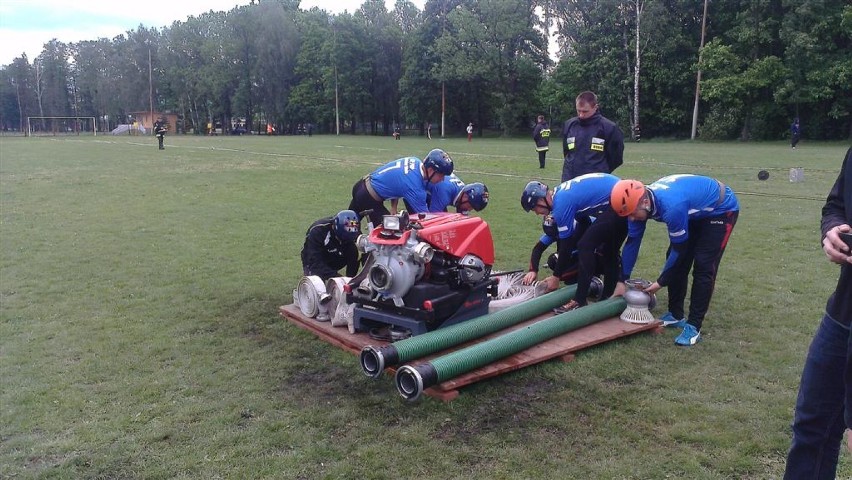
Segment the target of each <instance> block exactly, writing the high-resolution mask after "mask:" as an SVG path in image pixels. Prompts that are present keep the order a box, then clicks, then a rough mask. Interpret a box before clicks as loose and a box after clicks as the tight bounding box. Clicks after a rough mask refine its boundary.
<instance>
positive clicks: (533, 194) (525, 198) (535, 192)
mask: <svg viewBox="0 0 852 480" xmlns="http://www.w3.org/2000/svg"><path fill="white" fill-rule="evenodd" d="M545 197H547V185H545V184H543V183H541V182H538V181H535V180H533V181H531V182H530V183H528V184H527V186H526V187H524V193H522V194H521V207H522V208H523V209H524V211H525V212H529V211H530V210H532V209H533V208H535V205H536V204H537V203H538V201H539V200H541V199H542V198H545Z"/></svg>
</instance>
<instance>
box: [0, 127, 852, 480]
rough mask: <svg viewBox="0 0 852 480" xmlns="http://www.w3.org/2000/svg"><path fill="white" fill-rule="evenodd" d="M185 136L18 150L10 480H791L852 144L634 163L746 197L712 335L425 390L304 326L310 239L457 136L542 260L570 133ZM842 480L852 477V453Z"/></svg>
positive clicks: (6, 355)
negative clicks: (386, 166)
mask: <svg viewBox="0 0 852 480" xmlns="http://www.w3.org/2000/svg"><path fill="white" fill-rule="evenodd" d="M166 144H167V149H166V150H165V151H162V152H160V151H158V150H157V148H156V141H155V140H154V139H152V138H139V137H111V136H99V137H96V138H89V137H73V138H0V208H1V209H2V216H1V217H0V254H2V257H0V262H2V263H0V268H2V270H0V302H2V303H0V307H1V308H0V382H2V383H0V477H4V478H9V477H11V478H299V479H315V478H341V479H351V478H369V479H400V478H424V479H427V478H435V479H446V478H482V479H515V478H529V479H538V478H560V479H571V478H576V479H588V478H601V479H651V478H690V479H704V478H706V479H716V478H732V479H766V478H780V477H781V475H782V472H783V466H784V458H785V455H786V450H787V448H788V446H789V442H790V429H789V424H790V422H791V420H792V411H793V406H794V403H795V395H796V390H797V386H798V380H799V375H800V373H801V368H802V363H803V360H804V355H805V351H806V348H807V346H808V344H809V342H810V338H811V336H812V334H813V332H814V330H815V328H816V326H817V324H818V322H819V320H820V318H821V316H822V311H823V307H824V303H825V299H826V297H827V296H828V295H829V293H830V292H831V291H832V289H833V288H834V284H835V282H836V279H837V275H838V271H837V268H836V266H835V265H833V264H831V263H829V262H828V261H827V260H826V259H825V256H824V255H823V253H822V251H821V249H820V244H819V216H820V209H821V207H822V203H823V201H824V199H825V196H826V194H827V193H828V191H829V189H830V187H831V185H832V183H833V181H834V179H835V178H836V176H837V172H838V170H839V167H840V163H841V160H842V158H843V154H844V153H845V150H846V148H847V145H845V144H805V145H802V147H801V148H800V149H799V150H797V151H791V150H790V149H789V147H788V146H787V145H786V144H783V143H765V144H745V143H718V144H717V143H689V142H647V143H645V142H643V143H641V144H629V145H628V146H627V150H626V154H625V165H624V166H623V167H621V168H620V169H619V170H618V172H617V173H618V174H620V175H621V176H623V177H637V178H639V179H641V180H644V181H651V180H655V179H656V178H659V177H661V176H664V175H667V174H670V173H700V174H707V175H711V176H715V177H718V178H720V179H721V180H723V181H724V182H726V183H728V184H730V185H731V186H732V187H733V188H734V189H735V190H736V191H738V192H740V200H741V203H742V213H741V215H740V218H739V222H738V224H737V227H736V229H735V231H734V234H733V237H732V240H731V243H730V245H729V247H728V251H727V253H726V255H725V258H724V259H723V261H722V266H721V268H720V273H719V277H718V282H717V288H716V292H715V296H714V299H713V304H712V306H711V309H710V312H709V315H708V316H707V319H706V322H705V324H704V329H703V330H704V336H705V340H704V341H703V342H702V343H701V344H699V345H698V346H696V347H694V348H690V349H682V348H676V347H675V346H674V345H673V344H672V340H673V338H674V335H675V333H676V332H675V331H671V330H667V331H666V332H665V333H664V334H662V335H638V336H636V337H632V338H627V339H622V340H619V341H614V342H610V343H608V344H605V345H602V346H598V347H595V348H592V349H589V350H586V351H583V352H581V353H580V354H579V355H578V356H577V358H576V360H575V361H574V362H571V363H562V362H557V361H552V362H546V363H544V364H540V365H536V366H533V367H530V368H527V369H524V370H522V371H519V372H515V373H511V374H507V375H504V376H502V377H499V378H495V379H491V380H487V381H484V382H481V383H478V384H475V385H472V386H470V387H467V388H465V389H464V390H463V391H462V394H461V395H460V396H459V397H458V398H457V399H456V400H454V401H452V402H449V403H443V402H440V401H436V400H434V399H431V398H425V399H424V400H423V401H420V402H417V403H414V404H410V403H406V402H404V401H402V400H401V399H400V398H399V397H398V394H397V393H396V389H395V387H394V386H393V382H392V381H391V379H390V378H388V377H384V378H382V379H380V380H379V381H373V380H370V379H368V378H367V377H365V376H364V375H363V374H362V373H361V371H360V368H359V366H358V362H357V359H356V358H355V357H354V356H352V355H351V354H349V353H346V352H344V351H342V350H339V349H337V348H335V347H333V346H331V345H329V344H326V343H324V342H322V341H320V340H318V339H317V338H315V337H314V336H312V335H311V334H309V333H307V332H305V331H303V330H301V329H299V328H297V327H295V326H293V325H291V324H290V323H289V322H287V321H285V320H283V319H282V318H281V317H279V315H278V306H279V305H284V304H287V303H290V302H291V301H292V298H291V293H292V290H293V288H294V287H295V286H296V284H297V283H298V280H299V278H300V277H301V265H300V261H299V251H300V249H301V243H302V239H303V235H304V231H305V229H306V228H307V226H308V225H309V224H310V223H311V222H312V221H313V220H315V219H316V218H319V217H320V216H324V215H329V214H332V213H334V212H337V211H338V210H340V209H342V208H345V207H346V206H347V205H348V201H349V196H350V191H351V188H352V184H353V183H354V182H355V181H356V180H357V179H358V178H360V176H362V175H364V174H365V173H367V172H369V171H371V170H372V169H373V168H374V167H375V166H377V165H379V164H383V163H385V162H388V161H390V160H393V159H395V158H398V157H400V156H405V155H418V156H423V155H425V154H426V152H427V151H428V150H429V149H430V148H434V147H441V148H444V149H446V150H447V151H448V152H450V154H451V155H452V156H453V158H454V159H455V162H456V165H457V167H456V168H457V171H458V173H459V175H460V176H461V177H462V178H463V179H465V180H466V181H468V182H471V181H483V182H485V183H486V184H487V185H488V187H489V190H490V191H491V199H492V200H491V203H490V206H489V207H488V209H487V210H485V211H483V212H482V216H483V217H484V218H485V219H486V220H487V221H488V222H489V224H490V225H491V229H492V233H493V234H494V241H495V248H496V251H497V260H496V267H497V268H500V269H506V270H507V269H514V268H522V267H523V266H524V265H526V262H527V259H528V256H529V251H530V249H531V248H532V245H533V243H534V242H535V240H536V238H537V237H538V235H539V234H540V231H541V230H540V220H539V219H538V218H537V217H535V216H534V215H531V214H525V213H523V211H522V210H521V209H520V208H519V204H518V199H519V196H520V192H521V189H522V188H523V186H524V185H525V184H526V182H527V181H528V180H530V179H541V180H543V181H545V182H546V183H549V184H551V185H552V184H554V183H556V182H558V179H559V176H560V171H561V162H560V161H559V160H558V156H559V155H558V153H557V152H558V150H559V147H558V144H557V145H556V148H554V149H553V150H552V151H551V153H550V155H549V158H548V167H547V169H546V170H544V171H542V170H539V169H538V162H537V158H536V154H535V152H534V150H533V148H532V147H533V145H532V142H531V141H530V140H529V139H523V140H521V139H513V140H502V139H474V141H473V142H471V143H468V142H467V141H465V140H464V139H448V140H433V141H431V142H428V141H426V140H423V139H419V138H414V137H404V138H403V139H402V140H401V141H393V140H391V139H390V138H377V137H349V136H343V137H334V136H313V137H311V138H306V137H273V138H266V137H234V138H223V137H213V138H211V137H179V136H169V137H167V139H166ZM791 167H803V168H804V169H805V179H806V180H805V182H802V183H790V182H789V181H788V171H789V169H790V168H791ZM760 169H766V170H768V171H769V172H770V178H769V180H767V181H765V182H761V181H758V180H757V171H758V170H760ZM665 242H666V239H665V229H664V227H663V226H662V225H659V224H654V225H651V226H650V227H649V232H648V238H646V241H645V243H644V246H643V249H642V253H641V255H640V260H639V264H638V265H637V268H636V271H635V274H636V275H637V276H642V277H645V278H653V277H654V276H656V274H657V273H658V270H659V268H660V266H661V265H662V260H663V255H664V253H665V247H666V243H665ZM660 300H661V302H663V305H664V301H665V290H664V291H663V293H662V295H661V297H660ZM657 313H660V312H657ZM838 475H839V476H838V478H849V477H852V461H850V456H849V455H848V454H846V453H844V454H843V456H842V463H841V467H840V471H839V474H838Z"/></svg>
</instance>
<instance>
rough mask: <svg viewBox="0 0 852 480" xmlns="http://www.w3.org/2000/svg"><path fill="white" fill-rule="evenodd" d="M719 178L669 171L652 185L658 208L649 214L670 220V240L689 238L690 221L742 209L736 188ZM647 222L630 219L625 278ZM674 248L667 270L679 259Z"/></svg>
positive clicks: (682, 240) (625, 255)
mask: <svg viewBox="0 0 852 480" xmlns="http://www.w3.org/2000/svg"><path fill="white" fill-rule="evenodd" d="M722 188H723V184H722V183H721V182H719V181H718V180H716V179H714V178H710V177H704V176H701V175H669V176H668V177H663V178H661V179H659V180H657V181H656V182H654V183H652V184H651V185H648V190H650V191H651V194H652V195H653V200H654V212H653V214H652V215H651V216H650V217H649V218H651V219H654V220H656V221H658V222H663V223H665V224H666V228H667V229H668V231H669V241H670V242H671V243H673V244H679V243H683V242H685V241H687V240H688V239H689V221H690V220H698V219H701V218H708V217H717V216H719V215H724V214H725V213H727V212H737V211H739V210H740V203H739V201H738V200H737V196H736V195H734V191H733V190H731V187H728V186H727V185H725V186H724V191H722ZM645 224H646V222H633V221H628V222H627V242H626V243H625V244H624V250H623V252H622V256H621V257H622V263H623V270H624V275H625V278H627V277H629V276H630V273H631V272H632V271H633V267H634V266H635V265H636V258H637V257H638V256H639V246H640V245H641V243H642V237H643V236H644V235H645ZM677 257H678V255H677V253H676V252H675V251H674V250H673V251H672V253H671V254H670V255H669V256H668V257H667V258H666V264H665V266H664V267H663V271H666V270H667V269H669V268H671V267H672V266H673V265H674V264H675V262H676V261H677Z"/></svg>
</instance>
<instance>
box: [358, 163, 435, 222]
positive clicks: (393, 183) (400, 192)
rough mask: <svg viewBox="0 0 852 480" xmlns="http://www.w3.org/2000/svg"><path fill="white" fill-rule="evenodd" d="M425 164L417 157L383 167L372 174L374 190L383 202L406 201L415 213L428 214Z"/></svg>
mask: <svg viewBox="0 0 852 480" xmlns="http://www.w3.org/2000/svg"><path fill="white" fill-rule="evenodd" d="M422 165H423V162H421V161H420V159H419V158H417V157H405V158H400V159H397V160H394V161H392V162H390V163H388V164H386V165H383V166H381V167H379V168H377V169H375V170H374V171H373V173H371V174H370V184H371V185H372V187H373V190H375V191H376V193H377V194H378V195H379V196H380V197H382V199H383V200H391V199H394V198H402V199H404V200H405V201H406V202H407V204H408V207H409V208H411V209H412V210H413V211H412V212H409V213H422V212H428V211H429V207H428V206H427V205H426V188H427V183H428V182H427V180H426V178H425V177H424V176H423V169H422Z"/></svg>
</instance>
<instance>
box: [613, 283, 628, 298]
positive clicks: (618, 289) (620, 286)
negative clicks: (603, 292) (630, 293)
mask: <svg viewBox="0 0 852 480" xmlns="http://www.w3.org/2000/svg"><path fill="white" fill-rule="evenodd" d="M626 291H627V284H625V283H624V282H618V283H616V284H615V291H614V292H612V296H613V297H623V296H624V293H625V292H626Z"/></svg>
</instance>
